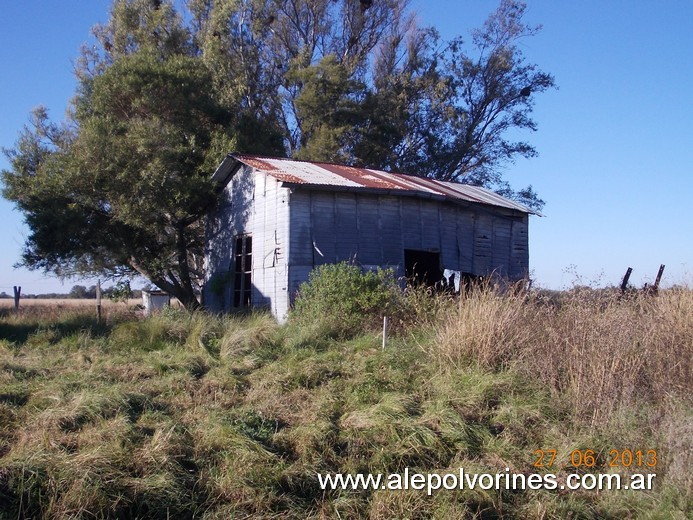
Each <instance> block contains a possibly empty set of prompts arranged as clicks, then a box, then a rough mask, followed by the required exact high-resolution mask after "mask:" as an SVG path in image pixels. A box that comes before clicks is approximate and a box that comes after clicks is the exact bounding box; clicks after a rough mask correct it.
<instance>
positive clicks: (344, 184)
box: [215, 154, 540, 215]
mask: <svg viewBox="0 0 693 520" xmlns="http://www.w3.org/2000/svg"><path fill="white" fill-rule="evenodd" d="M228 158H232V159H234V160H235V161H238V162H240V163H243V164H247V165H248V166H251V167H253V168H256V169H258V170H261V171H264V172H266V173H267V174H269V175H271V176H272V177H275V178H276V179H279V180H281V181H283V182H287V183H290V184H303V185H306V186H334V187H341V188H346V189H349V188H352V189H358V188H365V189H375V190H391V191H395V192H396V191H406V192H410V193H411V194H412V195H416V194H419V195H424V196H426V195H429V196H430V195H432V196H437V197H442V198H447V199H455V200H462V201H466V202H476V203H479V204H488V205H491V206H500V207H503V208H508V209H513V210H517V211H521V212H523V213H533V214H535V215H540V213H538V212H536V211H534V210H531V209H530V208H528V207H527V206H525V205H523V204H520V203H518V202H515V201H512V200H510V199H507V198H505V197H502V196H501V195H498V194H497V193H494V192H492V191H491V190H488V189H486V188H480V187H478V186H470V185H467V184H459V183H456V182H445V181H438V180H433V179H426V178H423V177H417V176H414V175H405V174H402V173H390V172H385V171H380V170H372V169H369V168H355V167H353V166H342V165H338V164H331V163H319V162H306V161H294V160H291V159H280V158H275V157H260V156H255V155H242V154H231V155H229V157H228ZM228 158H227V159H228ZM225 162H226V161H225ZM223 165H224V163H222V166H220V167H219V170H221V169H222V167H223ZM219 170H218V171H219ZM216 177H217V175H216V174H215V178H216Z"/></svg>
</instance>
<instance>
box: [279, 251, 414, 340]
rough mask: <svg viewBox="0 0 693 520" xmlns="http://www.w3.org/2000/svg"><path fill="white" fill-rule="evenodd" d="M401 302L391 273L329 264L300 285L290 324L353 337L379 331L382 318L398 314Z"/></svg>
mask: <svg viewBox="0 0 693 520" xmlns="http://www.w3.org/2000/svg"><path fill="white" fill-rule="evenodd" d="M400 300H401V290H400V288H399V286H398V285H397V283H396V281H395V279H394V273H393V272H392V271H391V270H382V269H378V271H375V272H374V271H366V272H362V271H361V268H360V267H359V266H357V265H353V264H349V263H347V262H341V263H338V264H326V265H321V266H319V267H317V268H316V269H314V270H313V271H311V273H310V275H309V279H308V282H305V283H303V284H301V287H300V288H299V294H298V296H297V298H296V302H295V304H294V308H293V309H292V311H291V314H290V318H289V320H290V322H291V323H293V324H295V325H296V326H298V327H310V328H312V329H313V328H314V327H316V322H317V323H319V324H320V325H321V326H322V327H324V329H323V331H324V332H327V334H328V335H330V336H333V337H350V336H354V335H358V334H360V333H362V332H364V331H366V330H371V329H374V328H377V327H378V324H379V323H382V317H383V316H386V315H391V313H393V312H397V310H398V307H399V305H400ZM318 330H319V329H318Z"/></svg>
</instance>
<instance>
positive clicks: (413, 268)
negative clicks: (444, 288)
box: [404, 249, 443, 287]
mask: <svg viewBox="0 0 693 520" xmlns="http://www.w3.org/2000/svg"><path fill="white" fill-rule="evenodd" d="M404 275H405V276H406V278H407V281H409V282H410V283H414V284H416V285H426V286H428V287H433V286H434V285H435V284H436V283H438V282H439V281H440V280H442V278H443V271H442V269H441V268H440V253H434V252H431V251H419V250H416V249H405V250H404Z"/></svg>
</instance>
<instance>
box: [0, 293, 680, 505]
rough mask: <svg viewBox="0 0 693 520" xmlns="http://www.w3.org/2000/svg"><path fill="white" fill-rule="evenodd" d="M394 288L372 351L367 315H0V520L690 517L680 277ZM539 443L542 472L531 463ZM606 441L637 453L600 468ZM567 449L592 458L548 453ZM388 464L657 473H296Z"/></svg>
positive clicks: (416, 468) (399, 468)
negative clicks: (356, 479)
mask: <svg viewBox="0 0 693 520" xmlns="http://www.w3.org/2000/svg"><path fill="white" fill-rule="evenodd" d="M407 298H408V300H407V301H406V302H405V304H406V306H405V307H404V309H405V312H400V313H399V314H398V315H397V316H398V317H397V318H396V319H393V321H394V323H393V334H394V336H393V337H391V338H390V340H389V342H388V347H387V349H386V350H382V349H381V338H380V337H379V336H378V334H377V332H375V328H376V326H377V320H374V321H372V322H368V321H363V322H361V323H360V325H359V327H358V329H354V330H352V331H351V332H350V333H349V331H345V330H344V329H343V328H340V327H339V325H340V323H344V320H342V319H338V317H337V316H334V317H333V316H331V315H330V313H327V312H325V313H323V314H322V315H315V316H314V319H312V320H306V319H305V316H303V319H301V318H302V317H301V316H296V317H292V319H291V320H290V321H289V323H288V324H287V325H284V326H278V325H277V324H276V323H275V322H274V320H272V319H271V318H270V317H269V316H267V315H265V314H252V315H248V316H241V317H228V316H227V317H219V316H212V315H208V314H204V313H194V314H187V313H185V312H184V311H181V310H169V311H166V312H164V313H162V314H159V315H156V316H152V317H149V318H142V317H141V316H140V315H139V314H137V313H136V312H134V311H133V310H131V309H130V310H128V308H127V307H126V306H125V305H123V304H120V306H114V307H113V309H112V312H109V313H107V315H106V319H105V320H103V321H102V322H101V323H98V324H97V323H96V322H95V319H94V316H93V312H92V309H91V307H87V308H80V307H79V306H76V307H73V306H70V305H65V306H63V307H60V308H58V307H57V306H35V307H30V306H28V305H27V306H25V307H24V308H23V309H22V310H21V311H20V313H18V314H15V313H14V312H12V311H11V310H10V309H0V338H1V339H0V505H1V506H0V518H8V519H10V518H12V519H16V518H210V519H211V518H339V519H345V518H374V519H381V518H382V519H385V518H411V519H414V518H441V519H443V518H480V519H488V518H509V519H515V518H517V519H520V518H522V519H524V518H530V519H532V518H534V519H548V518H556V519H558V518H573V519H577V518H585V519H597V518H662V519H665V518H666V519H669V518H681V519H683V518H690V517H691V516H692V515H693V506H692V500H691V499H692V494H691V488H692V485H693V482H692V480H691V471H690V469H691V467H692V463H693V446H692V441H693V413H692V411H693V407H692V406H691V404H692V401H691V395H692V393H693V392H691V390H692V388H691V387H692V380H693V361H692V360H693V291H691V290H688V289H679V290H667V291H663V292H661V293H660V295H659V296H658V297H642V296H637V295H635V296H632V297H629V298H623V299H622V298H619V297H618V295H617V294H615V293H612V292H609V291H594V290H589V289H582V290H574V291H570V292H565V293H560V294H553V295H550V296H542V295H540V294H533V295H527V294H523V295H520V296H512V297H509V296H502V295H499V294H496V293H494V292H492V291H478V292H474V293H473V294H471V295H470V296H469V297H468V298H465V299H463V300H461V301H454V300H447V299H445V298H437V299H429V298H427V297H425V296H422V295H421V294H411V295H409V296H408V297H407ZM311 312H315V311H311ZM356 330H358V331H359V332H358V333H357V332H356ZM370 330H372V331H373V332H369V331H370ZM538 449H541V450H545V451H548V450H556V452H557V457H556V464H555V466H553V467H551V468H536V467H535V466H534V463H535V462H536V460H537V455H536V454H535V452H536V450H538ZM627 449H630V450H632V451H633V452H636V451H637V450H642V451H644V452H646V450H656V451H657V462H656V466H655V467H654V468H651V467H645V466H644V463H643V464H641V465H640V466H638V464H637V463H636V464H631V465H630V467H625V465H624V464H621V465H620V466H618V467H609V462H610V460H609V459H610V452H611V450H619V452H620V453H622V452H623V450H627ZM575 450H580V453H586V451H587V450H593V452H594V457H595V460H594V467H591V468H586V467H580V468H578V469H577V470H575V469H572V468H570V467H567V468H566V467H564V466H565V465H566V463H567V462H569V460H570V457H571V454H572V453H575ZM405 468H409V470H410V471H411V472H420V473H426V474H428V473H439V474H443V473H448V472H451V473H458V472H459V468H464V470H465V471H466V472H490V473H497V472H499V473H504V472H506V471H509V472H513V473H523V474H529V473H533V472H539V473H546V472H553V473H556V474H557V477H558V480H559V482H563V481H564V480H565V478H566V475H567V474H568V473H570V472H578V473H586V472H593V473H605V472H618V473H620V474H623V475H625V476H627V475H630V474H633V473H638V472H641V473H656V474H657V476H656V478H655V488H654V490H652V491H635V490H628V491H615V490H608V491H596V490H595V491H584V490H583V491H567V490H502V491H496V490H493V489H491V490H482V489H478V488H477V489H474V490H470V489H463V490H459V489H458V490H452V491H449V490H443V489H441V490H438V491H436V492H434V493H433V494H432V496H430V497H429V496H427V494H426V492H425V491H417V490H413V489H409V490H402V491H388V490H375V491H373V490H367V491H364V490H348V491H324V490H322V489H321V488H320V487H319V485H318V480H317V478H316V474H317V473H318V472H331V473H335V472H342V473H364V472H375V473H383V474H387V473H400V472H404V470H405Z"/></svg>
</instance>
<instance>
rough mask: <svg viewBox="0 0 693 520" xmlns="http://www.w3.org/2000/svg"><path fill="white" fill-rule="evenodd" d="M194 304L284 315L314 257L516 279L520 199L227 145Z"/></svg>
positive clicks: (523, 229)
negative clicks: (199, 297)
mask: <svg viewBox="0 0 693 520" xmlns="http://www.w3.org/2000/svg"><path fill="white" fill-rule="evenodd" d="M213 181H214V182H215V183H217V185H218V186H219V189H220V191H221V194H220V200H219V204H218V205H217V208H216V209H215V211H214V212H213V213H212V214H211V215H210V218H209V224H208V229H207V233H208V240H207V246H208V247H207V251H206V258H205V267H206V276H207V278H206V283H205V288H204V296H203V297H204V303H205V306H206V307H208V308H210V309H212V310H216V311H228V310H233V309H235V308H242V307H251V306H252V307H266V308H270V309H271V311H272V314H273V315H274V316H276V317H277V318H278V319H280V320H282V319H284V318H285V316H286V314H287V312H288V310H289V307H290V305H291V302H292V300H293V298H294V296H295V294H296V291H297V290H298V287H299V285H300V284H301V283H302V282H304V281H306V280H307V279H308V273H309V272H310V271H311V270H312V269H313V268H314V267H315V266H318V265H320V264H326V263H335V262H340V261H342V260H348V261H354V262H356V263H358V264H359V265H361V266H362V267H364V268H367V269H370V268H375V267H383V268H392V269H394V270H395V272H396V275H397V276H406V277H407V278H412V277H413V278H418V279H419V280H421V281H425V282H426V283H432V282H436V281H438V280H440V279H441V278H442V276H443V273H445V275H446V277H447V276H449V275H450V274H452V273H455V274H456V275H457V279H458V280H459V277H460V276H483V275H488V274H490V273H492V272H494V273H496V274H498V275H499V276H503V277H506V278H508V279H510V280H518V279H520V278H522V277H524V276H526V274H527V271H528V264H529V251H528V217H529V214H530V213H533V211H532V210H530V209H529V208H527V207H525V206H523V205H521V204H519V203H517V202H514V201H511V200H509V199H506V198H504V197H501V196H500V195H498V194H496V193H494V192H492V191H489V190H487V189H484V188H479V187H475V186H468V185H463V184H458V183H453V182H442V181H435V180H431V179H425V178H421V177H415V176H412V175H404V174H397V173H389V172H384V171H378V170H371V169H365V168H354V167H348V166H340V165H336V164H327V163H312V162H303V161H294V160H290V159H278V158H270V157H256V156H249V155H240V154H230V155H228V156H227V157H226V158H225V159H224V161H223V162H222V163H221V165H220V166H219V167H218V168H217V170H216V172H215V173H214V176H213Z"/></svg>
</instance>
